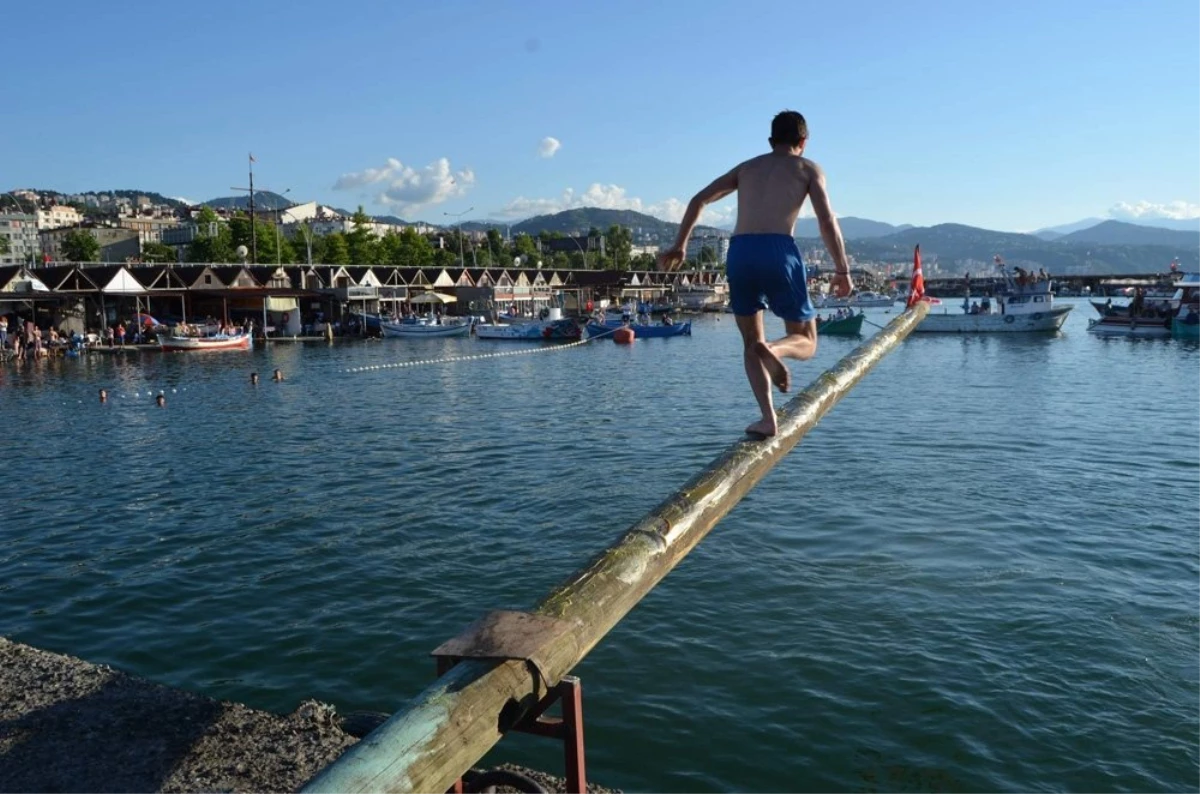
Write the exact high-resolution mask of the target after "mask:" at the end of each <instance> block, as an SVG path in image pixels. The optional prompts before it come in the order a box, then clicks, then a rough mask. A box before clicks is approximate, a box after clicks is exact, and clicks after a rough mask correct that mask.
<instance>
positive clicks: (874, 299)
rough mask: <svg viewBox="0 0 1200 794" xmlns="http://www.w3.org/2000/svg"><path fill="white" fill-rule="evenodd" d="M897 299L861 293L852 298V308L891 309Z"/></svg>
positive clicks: (878, 294)
mask: <svg viewBox="0 0 1200 794" xmlns="http://www.w3.org/2000/svg"><path fill="white" fill-rule="evenodd" d="M895 302H896V299H895V298H893V297H891V296H890V295H881V294H880V293H878V292H860V293H858V294H857V295H855V296H853V297H851V298H850V304H849V305H850V306H852V307H854V308H856V309H872V308H876V309H878V308H887V307H890V306H891V305H892V304H893V303H895Z"/></svg>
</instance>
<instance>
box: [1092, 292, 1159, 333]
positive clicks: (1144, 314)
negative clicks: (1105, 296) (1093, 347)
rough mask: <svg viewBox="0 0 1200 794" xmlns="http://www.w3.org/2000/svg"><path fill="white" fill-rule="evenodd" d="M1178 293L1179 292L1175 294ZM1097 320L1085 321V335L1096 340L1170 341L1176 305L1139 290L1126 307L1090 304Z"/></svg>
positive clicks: (1108, 302)
mask: <svg viewBox="0 0 1200 794" xmlns="http://www.w3.org/2000/svg"><path fill="white" fill-rule="evenodd" d="M1177 292H1178V291H1177ZM1091 304H1092V308H1094V309H1095V310H1096V311H1097V313H1099V315H1100V317H1099V319H1096V318H1093V319H1091V320H1089V321H1088V333H1090V334H1095V335H1096V336H1128V337H1134V338H1137V339H1169V338H1170V337H1171V332H1172V325H1173V322H1174V319H1175V315H1176V313H1177V312H1178V308H1179V304H1177V303H1175V301H1174V299H1173V298H1172V296H1170V295H1161V294H1153V293H1148V292H1147V291H1145V290H1142V289H1140V288H1138V289H1136V290H1135V291H1134V294H1133V300H1131V301H1130V302H1129V304H1127V305H1125V306H1115V305H1113V303H1112V301H1111V300H1109V301H1106V302H1105V303H1100V302H1099V301H1092V302H1091Z"/></svg>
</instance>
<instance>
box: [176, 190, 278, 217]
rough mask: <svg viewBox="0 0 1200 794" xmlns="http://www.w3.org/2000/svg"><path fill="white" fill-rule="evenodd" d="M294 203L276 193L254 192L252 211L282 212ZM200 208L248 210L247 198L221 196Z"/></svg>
mask: <svg viewBox="0 0 1200 794" xmlns="http://www.w3.org/2000/svg"><path fill="white" fill-rule="evenodd" d="M294 203H295V202H294V201H292V200H290V199H289V198H288V197H287V196H281V195H280V194H278V193H272V192H271V191H269V190H256V191H254V209H255V210H260V209H261V210H276V209H280V210H284V209H287V208H288V207H290V206H292V205H293V204H294ZM200 206H202V207H212V208H214V209H227V210H228V209H238V210H247V209H250V197H249V196H222V197H221V198H215V199H209V200H208V201H205V202H204V203H202V204H201V205H200ZM256 214H257V213H256Z"/></svg>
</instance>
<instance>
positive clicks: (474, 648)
mask: <svg viewBox="0 0 1200 794" xmlns="http://www.w3.org/2000/svg"><path fill="white" fill-rule="evenodd" d="M572 627H573V624H572V623H571V622H569V621H566V620H559V619H558V618H551V617H547V616H545V615H535V614H533V613H530V612H513V611H509V610H503V609H501V610H495V611H492V612H489V613H487V614H486V615H484V616H483V617H482V618H480V619H479V620H477V621H475V622H474V623H472V624H471V625H470V626H467V628H466V629H464V630H463V632H462V633H461V634H459V635H458V636H457V637H453V638H451V639H449V640H446V641H445V642H443V643H442V644H441V645H439V646H438V647H437V648H435V649H434V650H433V653H432V654H431V656H434V657H436V658H437V660H438V672H439V674H440V673H442V672H444V671H445V670H448V669H449V668H450V667H453V666H454V664H455V663H457V662H458V661H460V660H462V659H505V660H507V659H516V660H519V661H523V662H528V663H529V664H531V665H533V667H534V670H535V671H536V672H537V675H538V677H539V678H541V679H542V681H543V682H544V683H545V684H546V688H547V689H550V682H549V681H548V680H547V678H546V672H545V665H544V664H543V654H544V652H545V651H546V650H547V649H548V648H549V646H550V645H552V644H553V643H554V642H555V641H557V640H558V639H559V638H560V637H562V636H563V635H564V634H566V633H567V632H569V631H570V630H571V629H572Z"/></svg>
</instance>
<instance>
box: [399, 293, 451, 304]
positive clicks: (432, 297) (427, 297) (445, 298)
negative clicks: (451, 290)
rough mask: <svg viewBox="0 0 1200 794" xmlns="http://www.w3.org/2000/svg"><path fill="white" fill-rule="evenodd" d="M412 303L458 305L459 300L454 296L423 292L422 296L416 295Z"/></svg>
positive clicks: (411, 300)
mask: <svg viewBox="0 0 1200 794" xmlns="http://www.w3.org/2000/svg"><path fill="white" fill-rule="evenodd" d="M409 302H410V303H457V302H458V298H456V297H454V296H453V295H444V294H442V293H440V292H422V293H421V294H420V295H414V296H413V297H412V298H411V299H410V301H409Z"/></svg>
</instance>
